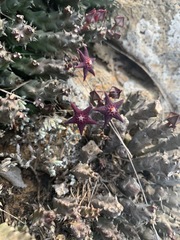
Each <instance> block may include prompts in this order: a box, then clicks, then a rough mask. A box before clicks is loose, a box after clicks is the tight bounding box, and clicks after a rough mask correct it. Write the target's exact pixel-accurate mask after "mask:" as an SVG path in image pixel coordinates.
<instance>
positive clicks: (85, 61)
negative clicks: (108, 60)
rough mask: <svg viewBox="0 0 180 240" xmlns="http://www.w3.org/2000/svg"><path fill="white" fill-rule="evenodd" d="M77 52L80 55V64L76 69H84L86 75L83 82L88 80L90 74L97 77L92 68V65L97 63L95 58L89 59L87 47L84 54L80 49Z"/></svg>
mask: <svg viewBox="0 0 180 240" xmlns="http://www.w3.org/2000/svg"><path fill="white" fill-rule="evenodd" d="M77 51H78V53H79V60H80V63H79V64H78V65H77V66H75V68H83V73H84V79H83V80H86V77H87V73H88V72H90V73H92V74H93V75H94V76H95V72H94V70H93V67H92V64H93V62H94V61H95V58H90V57H89V53H88V50H87V48H86V47H84V53H83V52H82V51H81V50H79V49H77Z"/></svg>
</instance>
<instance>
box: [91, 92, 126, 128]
mask: <svg viewBox="0 0 180 240" xmlns="http://www.w3.org/2000/svg"><path fill="white" fill-rule="evenodd" d="M122 103H123V100H120V101H118V102H112V101H111V99H110V98H109V96H108V95H107V93H105V105H104V106H100V107H97V108H94V109H93V110H94V111H98V112H100V113H102V114H103V115H104V117H105V122H104V127H105V126H106V125H107V124H108V123H109V122H110V121H111V119H112V118H116V119H118V120H120V121H121V122H123V119H122V117H121V116H120V114H119V112H118V109H119V108H120V106H121V105H122Z"/></svg>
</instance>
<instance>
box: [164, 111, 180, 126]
mask: <svg viewBox="0 0 180 240" xmlns="http://www.w3.org/2000/svg"><path fill="white" fill-rule="evenodd" d="M166 120H167V121H168V126H169V127H172V128H173V129H175V127H176V125H177V124H179V123H180V115H179V114H178V113H175V112H170V113H169V116H168V117H167V118H166Z"/></svg>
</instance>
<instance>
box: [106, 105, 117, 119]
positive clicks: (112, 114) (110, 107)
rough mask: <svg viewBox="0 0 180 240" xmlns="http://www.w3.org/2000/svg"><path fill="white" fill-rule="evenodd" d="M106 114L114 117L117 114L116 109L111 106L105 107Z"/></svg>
mask: <svg viewBox="0 0 180 240" xmlns="http://www.w3.org/2000/svg"><path fill="white" fill-rule="evenodd" d="M107 110H108V114H109V115H110V116H114V115H115V114H116V113H117V108H116V107H115V106H113V105H109V106H107Z"/></svg>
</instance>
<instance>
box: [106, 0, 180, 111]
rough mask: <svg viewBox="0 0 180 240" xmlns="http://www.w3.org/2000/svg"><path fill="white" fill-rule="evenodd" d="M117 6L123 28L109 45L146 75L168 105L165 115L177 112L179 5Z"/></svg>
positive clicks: (166, 1) (165, 1)
mask: <svg viewBox="0 0 180 240" xmlns="http://www.w3.org/2000/svg"><path fill="white" fill-rule="evenodd" d="M118 2H119V3H120V5H121V8H119V10H118V11H119V15H123V16H124V17H125V26H124V32H123V33H122V36H121V38H120V39H119V40H113V41H111V44H112V46H117V48H118V49H119V50H120V51H121V52H122V53H123V54H125V55H126V56H128V57H129V58H130V59H132V60H133V61H135V63H136V64H139V65H140V66H141V68H143V69H144V70H145V71H146V72H147V73H148V75H149V76H150V77H151V78H152V80H153V81H154V83H155V84H156V86H157V87H158V88H159V90H160V92H161V94H162V95H163V97H164V101H167V102H168V109H167V110H168V111H169V110H173V111H180V95H179V91H180V82H179V76H180V64H179V59H180V48H179V46H180V38H179V35H180V25H179V22H180V6H179V1H178V0H173V1H172V0H158V1H153V0H149V1H143V2H142V1H141V0H137V1H132V0H128V1H122V0H118ZM144 82H146V79H144Z"/></svg>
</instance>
